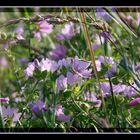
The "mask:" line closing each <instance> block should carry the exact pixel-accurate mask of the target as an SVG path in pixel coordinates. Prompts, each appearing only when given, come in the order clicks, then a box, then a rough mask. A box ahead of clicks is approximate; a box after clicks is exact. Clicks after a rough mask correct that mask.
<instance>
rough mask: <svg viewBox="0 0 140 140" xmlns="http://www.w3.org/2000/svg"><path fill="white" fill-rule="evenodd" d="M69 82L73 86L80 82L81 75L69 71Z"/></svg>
mask: <svg viewBox="0 0 140 140" xmlns="http://www.w3.org/2000/svg"><path fill="white" fill-rule="evenodd" d="M67 83H68V84H69V85H71V86H72V85H74V84H76V83H78V84H80V83H81V79H80V78H79V75H77V74H72V73H71V72H67Z"/></svg>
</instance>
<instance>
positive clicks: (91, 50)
mask: <svg viewBox="0 0 140 140" xmlns="http://www.w3.org/2000/svg"><path fill="white" fill-rule="evenodd" d="M79 13H80V18H81V21H82V22H84V23H86V17H85V13H84V12H82V11H81V9H79ZM82 27H83V32H84V36H85V40H86V43H87V47H88V49H89V52H90V56H91V61H92V64H93V69H94V73H95V76H96V80H97V83H98V86H99V90H100V94H101V100H102V105H103V109H104V113H105V117H106V119H107V120H108V118H107V111H106V106H105V101H104V97H103V93H102V90H101V84H100V80H99V76H98V72H97V68H96V63H95V57H94V51H93V49H92V45H91V40H90V35H89V32H88V29H87V26H86V25H85V24H82Z"/></svg>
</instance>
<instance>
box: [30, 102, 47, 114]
mask: <svg viewBox="0 0 140 140" xmlns="http://www.w3.org/2000/svg"><path fill="white" fill-rule="evenodd" d="M29 106H30V108H31V110H32V112H33V113H34V114H36V115H38V114H39V113H40V112H41V111H44V112H46V111H47V107H46V106H45V104H44V103H43V102H42V101H41V100H39V101H38V102H37V103H31V104H29Z"/></svg>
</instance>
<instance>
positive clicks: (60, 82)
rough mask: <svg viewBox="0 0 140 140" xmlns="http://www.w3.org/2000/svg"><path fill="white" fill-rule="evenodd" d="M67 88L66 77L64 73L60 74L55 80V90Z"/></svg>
mask: <svg viewBox="0 0 140 140" xmlns="http://www.w3.org/2000/svg"><path fill="white" fill-rule="evenodd" d="M66 88H67V78H66V77H65V76H64V75H60V76H59V77H58V78H57V80H56V92H57V93H59V91H63V90H65V89H66Z"/></svg>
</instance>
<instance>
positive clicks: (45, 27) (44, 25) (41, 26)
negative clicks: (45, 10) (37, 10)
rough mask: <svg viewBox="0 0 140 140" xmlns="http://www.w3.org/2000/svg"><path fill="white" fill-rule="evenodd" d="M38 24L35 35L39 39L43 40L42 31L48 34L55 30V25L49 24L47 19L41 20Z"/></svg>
mask: <svg viewBox="0 0 140 140" xmlns="http://www.w3.org/2000/svg"><path fill="white" fill-rule="evenodd" d="M37 25H38V31H36V32H34V37H35V38H36V39H38V40H39V41H40V40H41V33H44V34H45V35H48V34H50V33H51V32H52V31H53V25H52V24H49V23H48V22H47V21H46V20H44V21H40V22H39V23H38V24H37Z"/></svg>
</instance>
